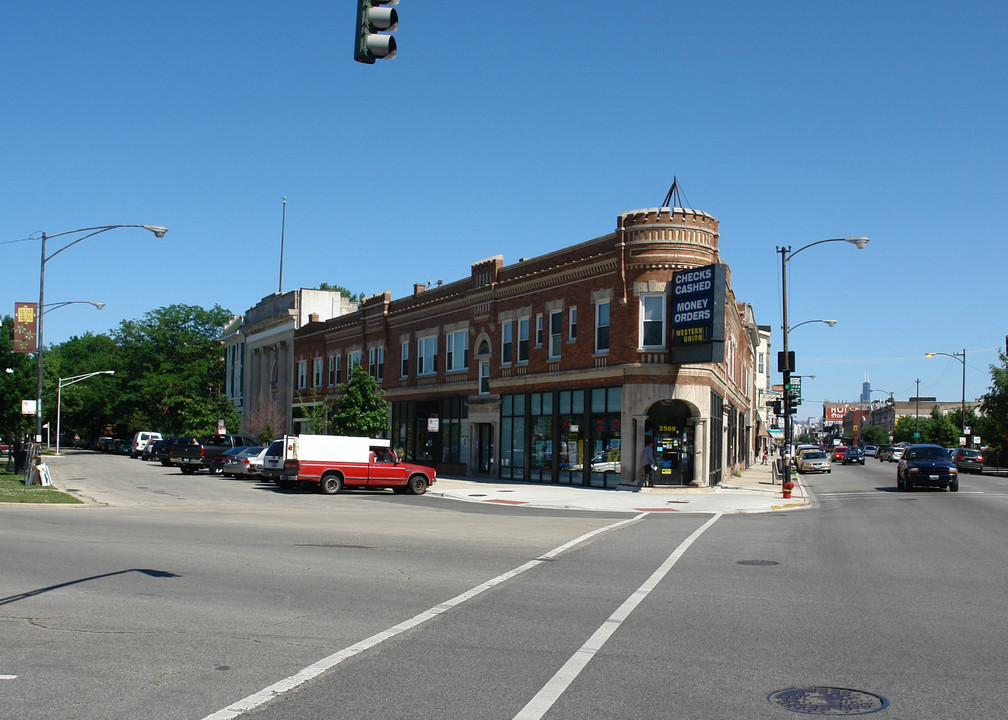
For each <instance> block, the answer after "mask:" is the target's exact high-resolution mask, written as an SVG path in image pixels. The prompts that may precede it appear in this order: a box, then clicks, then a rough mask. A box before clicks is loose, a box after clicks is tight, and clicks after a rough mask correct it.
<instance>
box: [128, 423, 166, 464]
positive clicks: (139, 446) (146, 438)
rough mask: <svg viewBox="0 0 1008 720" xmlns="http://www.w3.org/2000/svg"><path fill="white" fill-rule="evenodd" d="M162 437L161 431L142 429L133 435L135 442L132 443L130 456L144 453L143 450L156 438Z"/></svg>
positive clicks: (133, 456)
mask: <svg viewBox="0 0 1008 720" xmlns="http://www.w3.org/2000/svg"><path fill="white" fill-rule="evenodd" d="M160 439H161V433H159V432H154V431H153V430H141V431H140V432H138V433H137V434H136V435H134V436H133V442H131V443H130V457H131V458H135V457H140V456H141V455H143V451H144V449H146V447H147V446H148V445H150V444H151V443H152V442H154V441H155V440H160Z"/></svg>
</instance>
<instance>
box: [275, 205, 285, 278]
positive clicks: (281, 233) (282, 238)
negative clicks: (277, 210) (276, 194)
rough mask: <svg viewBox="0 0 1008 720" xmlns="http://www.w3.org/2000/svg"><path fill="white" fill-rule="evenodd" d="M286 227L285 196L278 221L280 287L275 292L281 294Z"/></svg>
mask: <svg viewBox="0 0 1008 720" xmlns="http://www.w3.org/2000/svg"><path fill="white" fill-rule="evenodd" d="M286 226H287V196H286V195H284V196H283V217H282V219H281V220H280V285H279V286H278V287H277V292H281V293H282V292H283V251H284V229H285V228H286Z"/></svg>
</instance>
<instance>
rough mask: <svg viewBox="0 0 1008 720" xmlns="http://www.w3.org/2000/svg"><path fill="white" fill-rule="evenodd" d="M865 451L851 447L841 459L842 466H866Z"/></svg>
mask: <svg viewBox="0 0 1008 720" xmlns="http://www.w3.org/2000/svg"><path fill="white" fill-rule="evenodd" d="M864 459H865V454H864V450H862V449H861V448H859V447H849V448H847V450H845V451H844V454H843V455H842V456H841V457H840V464H841V465H864Z"/></svg>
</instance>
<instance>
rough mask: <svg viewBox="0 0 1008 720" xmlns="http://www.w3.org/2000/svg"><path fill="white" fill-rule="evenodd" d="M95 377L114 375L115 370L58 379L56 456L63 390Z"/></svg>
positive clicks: (58, 444) (58, 445)
mask: <svg viewBox="0 0 1008 720" xmlns="http://www.w3.org/2000/svg"><path fill="white" fill-rule="evenodd" d="M95 375H115V370H98V371H97V372H89V373H84V374H83V375H74V376H73V377H68V378H60V379H59V386H58V387H57V392H56V454H57V455H59V450H60V416H61V415H62V410H63V388H65V387H66V386H67V385H73V384H74V383H79V382H80V381H81V380H87V379H88V378H92V377H94V376H95Z"/></svg>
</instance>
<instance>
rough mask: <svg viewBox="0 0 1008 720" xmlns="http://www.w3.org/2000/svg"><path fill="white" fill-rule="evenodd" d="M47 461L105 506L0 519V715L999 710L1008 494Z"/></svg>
mask: <svg viewBox="0 0 1008 720" xmlns="http://www.w3.org/2000/svg"><path fill="white" fill-rule="evenodd" d="M52 464H53V465H54V467H55V468H56V472H57V474H58V476H59V477H62V478H64V479H66V480H67V482H66V485H67V486H69V487H71V488H75V489H76V490H77V491H79V492H80V493H81V494H82V495H85V496H88V497H90V498H92V499H94V500H95V501H97V502H95V503H92V504H89V505H88V506H86V507H66V506H62V507H58V506H44V507H43V506H14V505H0V541H2V543H3V548H4V553H3V556H2V557H3V560H2V565H0V632H2V637H3V642H2V645H0V647H2V650H0V676H2V677H3V678H4V679H0V698H2V702H0V708H2V709H0V717H12V718H13V717H17V718H82V719H91V718H95V719H97V718H194V719H196V720H199V719H201V718H215V719H216V718H224V717H240V718H243V719H250V718H255V719H258V718H270V719H274V718H292V719H293V718H298V719H299V720H303V719H306V718H332V717H354V718H517V717H521V718H538V717H545V718H549V719H551V720H556V719H560V718H585V717H594V718H641V717H647V718H659V717H668V718H687V717H688V718H712V719H713V718H789V717H798V715H797V714H796V713H795V712H792V711H790V710H788V709H785V708H784V707H782V706H781V705H779V704H776V703H774V702H771V701H769V700H768V696H769V695H771V694H772V693H775V692H776V691H780V690H786V689H790V688H798V689H802V690H804V689H811V688H816V687H837V688H851V689H855V690H858V691H863V692H865V693H873V694H875V695H876V696H878V697H880V698H884V703H887V706H886V707H884V709H881V710H880V711H879V712H878V713H877V714H876V715H875V717H879V718H883V717H886V718H971V719H975V718H1002V717H1005V711H1004V709H1003V706H1004V698H1003V695H1004V693H1003V688H1004V687H1005V683H1004V680H1003V678H1004V677H1005V675H1006V671H1008V667H1006V666H1008V661H1006V659H1005V658H1006V653H1005V652H1004V648H1005V647H1006V646H1008V643H1006V640H1008V622H1006V621H1005V618H1006V617H1008V592H1006V590H1008V587H1006V586H1008V580H1006V578H1008V574H1006V572H1005V569H1006V565H1008V550H1006V549H1005V547H1006V546H1005V542H1004V528H1005V527H1006V522H1005V521H1006V519H1008V518H1006V514H1008V485H1006V484H1005V481H1004V480H1002V479H997V478H990V477H986V476H969V475H967V476H964V477H963V479H962V483H961V484H962V487H961V490H960V492H958V493H947V492H938V491H928V490H918V491H916V492H913V493H903V492H897V491H896V489H895V465H892V464H888V463H882V464H880V463H878V462H876V461H874V460H871V459H869V460H868V464H867V465H866V466H865V467H863V468H861V467H853V468H852V467H840V466H834V470H833V472H832V473H831V474H830V475H820V476H814V477H813V476H807V475H806V476H804V479H805V480H806V482H807V483H808V484H809V485H810V487H811V489H812V492H813V494H814V496H815V497H816V502H815V504H814V505H813V507H811V508H810V509H808V510H800V511H792V512H786V513H768V514H761V515H725V516H710V515H700V514H694V515H691V514H687V513H675V514H649V515H632V514H607V513H578V512H563V511H554V510H544V509H535V508H526V507H493V506H487V505H483V504H472V503H464V502H456V501H453V500H449V499H445V498H438V497H432V496H421V497H412V496H397V495H393V494H391V493H348V494H343V495H339V496H336V497H327V496H322V495H318V494H312V493H306V492H301V491H289V492H287V491H279V490H277V489H276V488H274V487H273V486H270V485H265V484H261V483H256V482H254V481H246V480H231V479H226V478H220V477H211V476H208V475H205V474H203V475H195V476H183V475H181V474H180V473H178V472H177V471H173V470H169V469H165V468H161V467H160V466H159V465H156V464H150V463H142V462H141V461H137V460H130V459H128V458H124V457H122V458H120V457H110V456H104V455H96V454H90V453H81V454H78V455H70V456H68V457H66V458H62V459H58V460H56V461H54V462H53V463H52ZM800 697H801V698H803V699H805V702H806V704H807V702H811V701H809V700H807V698H808V697H811V696H810V695H808V694H803V695H801V696H800ZM265 698H271V699H265ZM881 702H882V701H880V703H881ZM806 709H807V707H806ZM821 710H822V712H820V713H819V714H826V712H825V710H826V706H825V705H824V706H822V708H821ZM830 714H837V713H835V712H831V713H830Z"/></svg>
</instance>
